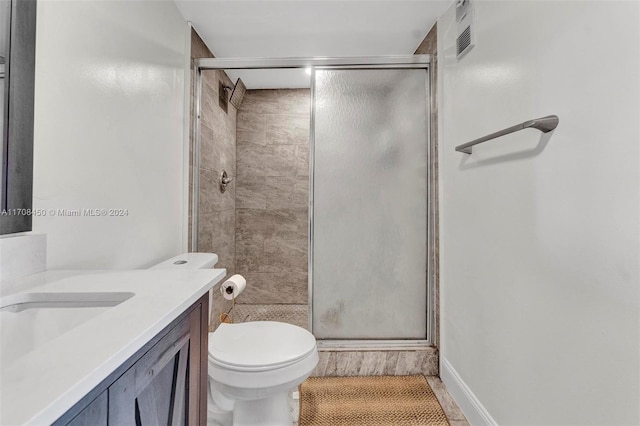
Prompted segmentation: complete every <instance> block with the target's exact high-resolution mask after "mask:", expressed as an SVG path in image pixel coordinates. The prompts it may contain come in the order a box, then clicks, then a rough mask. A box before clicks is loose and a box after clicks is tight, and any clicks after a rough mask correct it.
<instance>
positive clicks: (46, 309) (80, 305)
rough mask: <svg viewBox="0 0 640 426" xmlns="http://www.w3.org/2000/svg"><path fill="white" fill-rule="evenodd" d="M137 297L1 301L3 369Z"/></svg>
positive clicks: (29, 296) (39, 296) (34, 296)
mask: <svg viewBox="0 0 640 426" xmlns="http://www.w3.org/2000/svg"><path fill="white" fill-rule="evenodd" d="M133 296H134V293H129V292H101V293H97V292H96V293H91V292H86V293H81V292H78V293H21V294H16V295H11V296H7V297H4V298H2V299H0V363H1V364H2V365H1V366H2V368H5V367H7V366H9V365H11V364H13V362H14V361H16V360H17V359H19V358H20V357H21V356H23V355H25V354H27V353H29V352H31V351H33V350H37V349H38V347H40V346H41V345H43V344H44V343H46V342H49V341H51V340H53V339H55V338H56V337H59V336H61V335H62V334H64V333H66V332H68V331H69V330H71V329H73V328H75V327H78V326H79V325H81V324H83V323H85V322H87V321H89V320H90V319H92V318H94V317H95V316H96V315H99V314H101V313H102V312H105V311H107V310H109V309H111V308H112V307H114V306H117V305H119V304H120V303H122V302H124V301H125V300H127V299H130V298H131V297H133Z"/></svg>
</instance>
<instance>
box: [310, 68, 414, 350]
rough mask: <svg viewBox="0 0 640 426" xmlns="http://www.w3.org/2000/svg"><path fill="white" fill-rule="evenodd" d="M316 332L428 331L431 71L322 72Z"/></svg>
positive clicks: (343, 335)
mask: <svg viewBox="0 0 640 426" xmlns="http://www.w3.org/2000/svg"><path fill="white" fill-rule="evenodd" d="M314 118H315V129H314V134H315V143H314V145H315V146H314V177H313V179H314V183H313V191H314V193H313V197H314V198H313V242H312V244H313V300H312V303H313V306H312V308H313V318H312V319H313V333H314V334H315V336H316V337H317V338H319V339H424V338H426V334H427V279H426V270H427V71H426V70H424V69H401V70H386V69H376V70H317V71H316V80H315V116H314Z"/></svg>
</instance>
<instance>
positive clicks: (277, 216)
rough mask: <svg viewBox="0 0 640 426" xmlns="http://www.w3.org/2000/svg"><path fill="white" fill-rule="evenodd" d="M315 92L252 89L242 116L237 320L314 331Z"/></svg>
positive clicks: (237, 208) (237, 230)
mask: <svg viewBox="0 0 640 426" xmlns="http://www.w3.org/2000/svg"><path fill="white" fill-rule="evenodd" d="M309 121H310V92H309V90H308V89H290V90H288V89H283V90H249V91H247V93H246V95H245V97H244V101H243V102H242V105H241V106H240V110H239V112H238V122H237V123H238V126H237V148H236V155H237V187H236V235H235V250H236V259H235V262H236V264H235V266H236V268H235V270H236V272H237V273H239V274H242V275H244V276H245V277H246V278H247V284H248V285H247V289H246V290H245V292H244V293H243V294H242V295H241V296H240V297H239V298H238V300H237V302H238V305H237V306H236V307H235V309H234V316H235V318H234V319H235V320H236V321H245V320H266V319H275V318H277V319H278V320H280V321H284V322H290V323H293V324H298V325H303V326H306V325H307V262H308V260H307V248H308V238H307V234H308V232H307V231H308V229H307V228H308V197H309Z"/></svg>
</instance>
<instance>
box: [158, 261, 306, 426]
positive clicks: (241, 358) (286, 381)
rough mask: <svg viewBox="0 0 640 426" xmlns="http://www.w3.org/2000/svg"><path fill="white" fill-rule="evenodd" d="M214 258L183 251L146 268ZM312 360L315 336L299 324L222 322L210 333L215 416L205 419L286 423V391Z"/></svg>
mask: <svg viewBox="0 0 640 426" xmlns="http://www.w3.org/2000/svg"><path fill="white" fill-rule="evenodd" d="M185 261H186V263H185ZM217 261H218V257H217V256H216V255H215V254H210V253H188V254H184V255H181V256H176V257H175V258H172V259H169V260H166V261H164V262H162V263H160V264H158V265H156V266H154V267H153V268H151V269H166V268H171V269H173V268H180V269H202V268H211V267H212V266H214V265H215V263H217ZM214 297H215V296H214ZM317 364H318V348H317V347H316V339H315V337H313V334H311V333H309V332H308V331H307V330H305V329H304V328H301V327H298V326H295V325H291V324H286V323H281V322H276V321H253V322H244V323H238V324H225V323H223V324H221V325H220V326H219V327H218V328H217V329H216V331H214V332H211V333H209V356H208V365H209V368H208V373H209V383H208V390H209V391H208V405H209V406H208V412H209V416H214V415H215V417H217V418H216V419H210V420H214V421H209V422H208V423H209V424H216V425H217V424H230V422H231V421H232V424H233V426H258V425H260V426H285V425H286V426H291V425H292V419H291V416H290V414H289V402H288V392H289V391H290V390H292V389H294V388H296V387H297V386H298V385H299V384H300V383H302V382H303V381H304V380H305V379H306V378H307V377H309V375H310V374H311V372H312V371H313V369H314V368H315V367H316V365H317ZM231 419H232V420H231Z"/></svg>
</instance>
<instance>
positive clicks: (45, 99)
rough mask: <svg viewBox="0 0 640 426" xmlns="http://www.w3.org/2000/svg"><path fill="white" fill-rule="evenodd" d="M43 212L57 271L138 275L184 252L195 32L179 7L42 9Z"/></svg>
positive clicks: (64, 5) (106, 4)
mask: <svg viewBox="0 0 640 426" xmlns="http://www.w3.org/2000/svg"><path fill="white" fill-rule="evenodd" d="M37 31H38V34H37V56H36V62H37V66H36V100H35V153H34V157H35V158H34V163H35V164H34V175H35V177H34V208H36V209H45V210H50V209H56V210H57V209H96V208H99V209H102V208H106V209H109V208H122V209H128V216H126V217H51V216H50V215H47V216H46V217H35V218H34V231H37V232H43V233H46V234H47V241H48V247H47V257H48V259H47V267H48V268H53V269H59V268H109V269H112V268H113V269H119V268H137V267H145V266H148V265H150V264H152V263H154V262H155V261H159V260H162V259H164V258H167V257H170V256H172V255H175V254H178V253H179V252H181V251H183V248H184V247H186V245H183V241H182V239H183V217H184V214H183V212H184V210H183V207H184V206H183V203H184V199H185V197H184V191H185V185H184V174H183V165H184V164H185V163H184V158H183V146H184V142H185V141H184V132H183V130H184V121H183V120H184V111H185V108H184V102H185V100H184V93H185V90H184V84H185V83H184V79H185V78H186V77H187V76H186V73H185V55H187V56H188V55H189V52H186V48H185V47H186V45H187V44H186V43H187V41H186V40H185V36H186V34H187V32H186V22H185V21H184V19H183V18H182V16H181V15H180V13H179V12H178V10H177V8H176V7H175V5H174V3H173V2H170V1H134V2H131V1H46V0H43V1H40V2H39V3H38V26H37Z"/></svg>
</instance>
